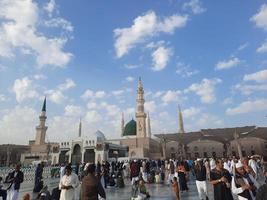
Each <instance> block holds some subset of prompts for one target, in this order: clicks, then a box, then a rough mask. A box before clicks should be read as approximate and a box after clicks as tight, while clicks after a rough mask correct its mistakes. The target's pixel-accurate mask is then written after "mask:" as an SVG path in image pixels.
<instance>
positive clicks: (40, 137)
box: [35, 97, 48, 145]
mask: <svg viewBox="0 0 267 200" xmlns="http://www.w3.org/2000/svg"><path fill="white" fill-rule="evenodd" d="M46 118H47V117H46V97H45V99H44V103H43V108H42V112H41V115H40V116H39V120H40V123H39V125H38V126H36V136H35V145H42V144H45V135H46V131H47V128H48V127H47V126H45V121H46Z"/></svg>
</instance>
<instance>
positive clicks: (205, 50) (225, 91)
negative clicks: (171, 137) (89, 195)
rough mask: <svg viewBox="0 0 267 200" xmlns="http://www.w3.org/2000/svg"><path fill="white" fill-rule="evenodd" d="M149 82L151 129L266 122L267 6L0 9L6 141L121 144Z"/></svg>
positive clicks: (52, 1)
mask: <svg viewBox="0 0 267 200" xmlns="http://www.w3.org/2000/svg"><path fill="white" fill-rule="evenodd" d="M139 76H141V77H142V80H143V85H144V89H145V94H146V96H145V98H146V105H145V106H146V107H145V108H146V111H149V112H150V116H151V123H152V132H153V133H163V132H175V131H177V129H178V119H177V118H178V117H177V116H178V114H177V107H178V106H177V105H178V104H180V105H181V108H182V110H183V114H184V122H185V129H186V131H194V130H199V129H201V128H215V127H233V126H245V125H257V126H266V124H267V118H266V115H267V3H266V2H265V1H259V0H254V1H242V0H235V1H233V0H226V1H213V0H205V1H204V0H187V1H185V0H184V1H182V0H168V1H163V0H162V1H159V0H148V1H142V3H139V2H137V1H124V0H118V1H99V0H95V1H85V0H83V1H82V0H75V1H66V0H48V1H45V0H42V1H41V0H39V1H33V0H12V1H10V0H0V138H1V140H0V143H16V144H26V143H27V142H28V140H29V139H34V135H35V126H36V125H38V120H39V119H38V116H39V114H40V111H41V107H42V101H43V99H44V96H45V95H46V96H47V117H48V119H47V125H48V131H47V140H48V141H61V140H65V139H67V138H69V139H70V138H73V137H76V136H77V135H78V123H79V118H80V117H81V118H82V122H83V134H84V135H90V134H92V133H93V132H95V131H96V130H97V129H99V130H101V131H103V132H104V133H105V135H106V137H107V138H118V137H119V136H120V121H121V113H122V112H124V115H125V121H128V120H130V119H131V118H132V117H134V111H135V99H136V86H137V80H138V77H139Z"/></svg>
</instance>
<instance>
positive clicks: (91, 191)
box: [0, 157, 267, 200]
mask: <svg viewBox="0 0 267 200" xmlns="http://www.w3.org/2000/svg"><path fill="white" fill-rule="evenodd" d="M42 171H43V166H42V165H41V164H39V165H38V166H37V168H36V173H35V182H34V188H33V193H35V194H37V195H36V197H35V198H36V199H40V200H50V199H52V200H78V199H82V200H98V199H100V200H101V199H106V192H105V190H106V189H107V188H117V189H118V190H119V189H120V188H123V187H125V182H127V184H130V185H131V186H130V187H131V191H129V198H130V199H132V200H145V199H149V198H151V196H152V195H151V194H150V191H149V189H148V188H147V184H162V185H169V186H170V187H171V188H172V191H173V194H172V196H173V198H174V199H176V200H180V199H181V196H183V195H181V193H187V192H188V191H189V190H191V188H190V187H188V181H189V180H191V181H195V183H196V187H197V191H198V196H199V199H200V200H208V199H209V197H211V196H212V195H213V198H214V200H233V199H238V200H267V171H266V167H265V166H264V165H263V164H262V163H261V162H259V159H257V158H256V157H252V158H250V159H248V158H243V159H237V158H235V157H232V158H228V159H222V158H221V159H214V158H210V159H196V160H172V159H170V160H141V159H139V160H137V159H136V160H131V161H124V162H107V161H106V162H103V163H100V162H98V163H96V164H95V163H86V164H81V165H79V164H77V165H75V166H71V165H70V164H65V165H62V166H61V168H60V181H59V185H58V187H56V188H54V189H53V190H52V191H51V193H50V191H49V190H48V188H47V186H45V185H44V184H43V181H42ZM264 178H265V183H263V182H261V181H262V180H263V179H264ZM0 181H2V180H1V179H0ZM3 182H5V183H8V184H9V185H8V187H7V188H3V187H1V186H3V185H1V184H0V196H1V197H2V199H3V200H6V199H8V200H17V199H18V194H19V189H20V185H21V183H22V182H23V172H22V171H21V170H20V165H17V166H16V167H15V170H14V171H12V172H11V173H9V174H8V175H7V177H6V178H5V180H3ZM209 183H210V184H211V185H212V186H213V194H209V192H208V184H209ZM185 196H186V195H185ZM23 199H25V200H29V199H30V195H29V194H26V195H24V197H23ZM32 199H34V198H33V197H32ZM107 199H108V197H107Z"/></svg>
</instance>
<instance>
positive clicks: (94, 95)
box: [81, 89, 106, 100]
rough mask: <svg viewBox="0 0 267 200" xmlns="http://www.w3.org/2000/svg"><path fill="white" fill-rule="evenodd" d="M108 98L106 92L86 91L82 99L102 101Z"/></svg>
mask: <svg viewBox="0 0 267 200" xmlns="http://www.w3.org/2000/svg"><path fill="white" fill-rule="evenodd" d="M105 96H106V92H105V91H102V90H100V91H96V92H94V91H92V90H90V89H88V90H86V91H85V92H84V93H83V95H82V96H81V98H82V99H84V100H87V99H95V98H96V99H101V98H104V97H105Z"/></svg>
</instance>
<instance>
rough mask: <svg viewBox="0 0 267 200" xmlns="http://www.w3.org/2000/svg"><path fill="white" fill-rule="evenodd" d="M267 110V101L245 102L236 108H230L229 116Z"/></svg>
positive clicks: (228, 110) (227, 111) (227, 112)
mask: <svg viewBox="0 0 267 200" xmlns="http://www.w3.org/2000/svg"><path fill="white" fill-rule="evenodd" d="M263 110H267V99H258V100H254V101H244V102H242V103H241V104H239V105H238V106H237V107H235V108H228V109H227V110H226V114H227V115H238V114H245V113H251V112H258V111H263Z"/></svg>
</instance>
